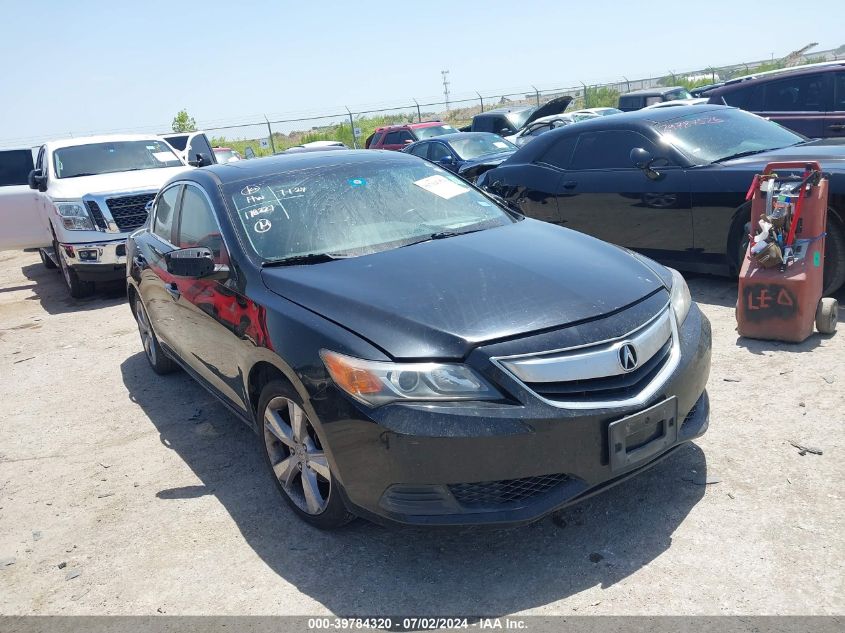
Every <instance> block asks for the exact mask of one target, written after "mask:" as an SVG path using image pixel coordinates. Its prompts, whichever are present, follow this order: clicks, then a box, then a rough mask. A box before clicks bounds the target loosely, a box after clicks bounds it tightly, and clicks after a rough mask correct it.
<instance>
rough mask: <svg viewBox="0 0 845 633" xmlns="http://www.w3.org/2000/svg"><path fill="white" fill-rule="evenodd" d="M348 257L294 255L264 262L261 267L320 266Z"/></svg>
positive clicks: (318, 254) (338, 254) (335, 254)
mask: <svg viewBox="0 0 845 633" xmlns="http://www.w3.org/2000/svg"><path fill="white" fill-rule="evenodd" d="M346 257H348V255H342V254H340V253H308V254H307V255H294V256H293V257H285V258H284V259H274V260H272V261H269V262H264V263H263V264H262V266H263V267H265V268H266V267H269V266H300V265H308V264H322V263H323V262H333V261H335V260H336V259H345V258H346Z"/></svg>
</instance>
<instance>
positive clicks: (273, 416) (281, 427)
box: [258, 381, 354, 530]
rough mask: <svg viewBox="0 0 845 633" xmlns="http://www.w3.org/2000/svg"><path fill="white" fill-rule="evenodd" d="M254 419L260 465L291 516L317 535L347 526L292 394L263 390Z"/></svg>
mask: <svg viewBox="0 0 845 633" xmlns="http://www.w3.org/2000/svg"><path fill="white" fill-rule="evenodd" d="M258 416H259V417H258V422H259V428H260V431H259V436H260V439H261V447H262V454H263V455H264V462H265V463H266V464H267V467H268V469H269V471H270V474H271V475H272V477H273V481H275V482H276V486H277V487H278V489H279V492H280V493H281V495H282V497H284V499H285V501H286V502H287V503H288V505H289V506H290V507H291V508H292V509H293V511H294V512H296V514H297V515H299V517H300V518H301V519H303V520H304V521H306V522H307V523H310V524H311V525H313V526H314V527H317V528H320V529H321V530H332V529H336V528H339V527H341V526H343V525H345V524H347V523H349V521H351V520H352V519H353V518H354V516H353V515H352V514H350V513H349V512H348V511H347V510H346V506H345V505H344V503H343V499H342V498H341V496H340V493H339V491H338V486H339V484H338V483H337V480H336V479H335V477H334V475H333V474H332V472H331V466H330V465H329V461H328V458H327V455H326V452H325V451H324V450H323V446H322V444H321V443H320V438H319V437H318V436H317V432H316V430H315V429H314V427H313V425H312V424H311V421H310V420H309V419H308V415H307V414H306V413H305V410H304V409H303V407H302V404H301V400H300V398H299V396H298V395H297V394H296V392H295V391H294V389H293V388H292V387H290V386H289V385H287V384H286V383H284V382H281V381H272V382H270V383H269V384H267V386H266V387H264V389H263V390H262V391H261V397H260V399H259V402H258Z"/></svg>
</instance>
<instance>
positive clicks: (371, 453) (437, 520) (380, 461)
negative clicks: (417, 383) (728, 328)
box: [312, 306, 711, 526]
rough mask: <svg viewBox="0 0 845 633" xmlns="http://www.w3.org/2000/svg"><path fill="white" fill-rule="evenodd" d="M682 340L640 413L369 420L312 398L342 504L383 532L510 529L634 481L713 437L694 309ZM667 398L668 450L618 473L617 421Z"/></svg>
mask: <svg viewBox="0 0 845 633" xmlns="http://www.w3.org/2000/svg"><path fill="white" fill-rule="evenodd" d="M678 334H679V345H680V361H679V362H678V364H677V366H676V367H675V369H674V371H673V372H672V374H671V375H670V376H669V377H668V379H667V380H666V381H665V382H664V384H663V386H662V387H661V388H660V389H659V390H658V392H657V393H656V394H655V395H654V396H653V397H652V398H651V399H650V401H649V402H648V403H646V404H645V405H642V406H639V407H627V408H616V409H599V410H577V411H576V410H569V409H561V408H558V407H554V406H551V405H549V404H547V403H545V402H542V401H541V400H539V399H536V398H534V399H531V400H530V401H528V400H526V401H522V402H517V403H512V404H505V403H480V402H476V403H450V404H449V405H427V404H416V405H411V404H408V405H399V404H391V405H386V406H383V407H379V408H376V409H366V408H365V407H362V406H360V405H357V404H355V403H352V402H351V401H349V399H346V398H344V397H343V396H341V395H340V394H339V393H337V392H335V393H333V394H330V395H329V394H324V397H322V398H317V399H312V404H314V407H315V412H316V413H317V416H318V418H319V419H320V421H321V425H322V429H323V432H324V433H325V435H326V439H327V444H328V449H329V453H330V460H331V461H332V468H333V472H334V473H335V476H336V477H337V479H338V480H339V482H340V484H341V491H342V494H343V496H344V500H345V501H346V503H347V505H348V506H349V508H350V509H351V510H352V511H353V512H355V513H357V514H359V515H362V516H365V517H367V518H370V519H372V520H376V521H380V522H387V523H401V524H416V525H428V526H435V525H467V524H489V525H497V526H510V525H518V524H522V523H528V522H531V521H534V520H536V519H539V518H540V517H542V516H545V515H546V514H548V513H550V512H553V511H555V510H557V509H559V508H561V507H563V506H566V505H569V504H571V503H574V502H576V501H578V500H581V499H583V498H585V497H587V496H590V495H591V494H594V493H595V492H597V491H600V490H602V489H604V488H607V487H609V486H611V485H614V484H615V483H618V482H619V481H622V480H624V479H627V478H628V477H631V476H633V475H635V474H637V473H639V472H641V471H642V470H645V469H646V468H648V467H649V466H651V465H653V464H655V463H656V462H658V461H660V460H661V459H662V458H664V457H666V456H667V455H668V454H669V453H671V452H672V451H674V450H675V449H676V448H677V447H678V446H679V445H681V444H683V443H684V442H688V441H690V440H692V439H694V438H696V437H699V436H700V435H702V434H703V433H704V432H705V431H706V430H707V426H708V423H709V417H710V405H709V400H708V397H707V393H706V392H705V386H706V383H707V379H708V376H709V373H710V347H711V338H710V337H711V334H710V324H709V322H708V321H707V319H706V318H705V317H704V315H703V314H702V313H701V312H700V310H699V309H698V307H697V306H693V308H692V309H691V310H690V313H689V316H688V317H687V319H686V320H685V321H684V323H683V324H682V325H681V327H680V328H679V331H678ZM329 388H330V389H334V388H333V387H329ZM670 398H674V399H676V401H677V418H676V419H677V420H678V422H679V423H680V424H679V426H678V427H677V435H676V436H675V435H673V436H672V441H671V442H663V443H661V444H660V450H659V451H656V452H655V451H648V452H647V453H648V454H647V456H646V457H644V458H643V459H642V460H640V461H635V462H632V463H628V464H626V465H625V466H624V467H622V468H620V467H619V464H618V463H617V464H615V465H614V464H611V459H610V449H609V435H610V434H609V426H610V424H611V422H614V421H616V420H619V419H621V418H625V417H627V416H629V415H631V414H634V413H637V412H638V411H642V410H644V409H647V408H649V407H652V406H654V405H655V404H657V403H660V402H663V401H666V400H667V399H670ZM339 401H343V402H347V403H348V404H347V405H345V406H340V407H339V406H338V402H339Z"/></svg>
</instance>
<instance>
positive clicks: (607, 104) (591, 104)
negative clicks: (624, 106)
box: [584, 86, 619, 108]
mask: <svg viewBox="0 0 845 633" xmlns="http://www.w3.org/2000/svg"><path fill="white" fill-rule="evenodd" d="M618 104H619V92H618V91H616V90H614V89H613V88H608V87H607V86H588V87H587V90H586V91H585V92H584V107H585V108H615V107H616V106H617V105H618Z"/></svg>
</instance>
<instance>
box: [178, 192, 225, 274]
mask: <svg viewBox="0 0 845 633" xmlns="http://www.w3.org/2000/svg"><path fill="white" fill-rule="evenodd" d="M176 245H177V246H178V247H179V248H191V247H194V246H205V247H206V248H209V249H211V252H212V253H213V254H214V263H215V264H227V265H228V263H229V257H228V253H227V252H226V247H225V245H224V244H223V236H222V235H221V234H220V228H219V226H218V225H217V220H216V218H215V217H214V211H212V209H211V206H210V205H209V203H208V200H207V199H206V197H205V195H204V194H203V192H202V191H201V190H200V189H199V187H195V186H193V185H187V186H186V187H185V193H184V195H183V196H182V207H181V211H180V212H179V228H178V229H177V231H176Z"/></svg>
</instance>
